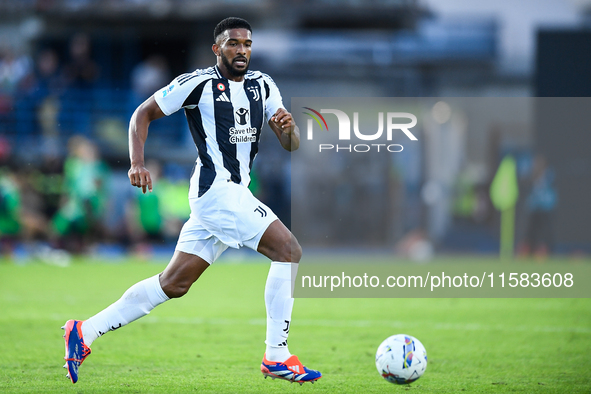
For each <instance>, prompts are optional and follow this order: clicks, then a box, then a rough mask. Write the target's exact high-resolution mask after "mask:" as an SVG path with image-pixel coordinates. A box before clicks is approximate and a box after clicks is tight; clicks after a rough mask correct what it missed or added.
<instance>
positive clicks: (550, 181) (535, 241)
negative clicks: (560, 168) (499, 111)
mask: <svg viewBox="0 0 591 394" xmlns="http://www.w3.org/2000/svg"><path fill="white" fill-rule="evenodd" d="M531 182H532V184H531V191H530V192H529V194H528V196H527V200H526V208H527V212H528V224H527V232H526V239H525V243H524V245H522V247H521V248H520V249H521V250H520V254H522V255H529V254H530V253H533V255H534V256H536V257H538V258H545V257H547V255H548V253H550V252H551V251H552V246H553V226H552V224H553V212H554V209H555V208H556V203H557V199H558V197H557V193H556V189H555V188H554V171H553V170H552V169H551V168H549V167H548V164H547V162H546V158H545V157H544V156H542V155H538V156H536V157H535V159H534V164H533V169H532V181H531Z"/></svg>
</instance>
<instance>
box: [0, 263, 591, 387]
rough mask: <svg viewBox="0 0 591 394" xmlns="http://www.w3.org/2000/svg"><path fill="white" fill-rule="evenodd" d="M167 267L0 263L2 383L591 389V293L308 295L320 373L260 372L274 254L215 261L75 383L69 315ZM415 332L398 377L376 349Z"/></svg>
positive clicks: (304, 353) (300, 304) (298, 327)
mask: <svg viewBox="0 0 591 394" xmlns="http://www.w3.org/2000/svg"><path fill="white" fill-rule="evenodd" d="M163 268H164V265H163V264H156V263H141V262H138V261H137V260H135V261H133V260H132V261H129V262H126V263H124V264H112V263H105V262H97V261H94V262H92V263H84V262H75V263H74V264H73V265H71V266H69V267H66V268H61V267H56V266H50V265H44V264H39V263H38V264H28V265H23V266H19V265H14V264H11V263H7V262H0V311H1V313H0V354H1V357H0V392H3V393H4V392H9V393H10V392H29V393H51V392H59V393H68V392H72V393H74V392H75V393H185V392H187V393H190V392H199V393H291V392H295V393H304V392H306V393H312V392H313V393H356V394H361V393H386V392H406V391H409V392H424V393H457V392H479V393H480V392H485V393H505V392H518V393H589V392H591V300H590V299H297V300H296V303H295V307H294V313H293V325H292V330H291V333H290V338H289V341H290V350H291V351H292V352H294V353H295V354H297V355H299V356H300V359H301V360H302V362H303V363H304V364H305V365H308V366H310V367H312V368H314V369H319V370H320V371H321V372H322V373H323V375H324V376H323V378H322V379H320V380H319V381H318V382H317V383H316V384H314V385H311V384H306V385H304V386H301V387H300V386H299V385H298V384H290V383H289V382H285V381H280V380H274V381H272V380H270V379H267V380H265V379H263V377H262V374H261V372H260V369H259V367H260V361H261V358H262V356H263V352H264V339H265V307H264V302H263V289H264V283H265V279H266V275H267V271H268V264H267V263H264V262H263V261H262V260H261V261H260V262H251V263H245V264H232V263H231V262H226V263H221V264H217V265H215V266H213V267H211V268H210V269H208V270H207V271H206V272H205V274H204V275H203V276H202V278H201V279H200V280H199V281H198V282H197V283H196V284H195V285H194V286H193V288H192V289H191V291H190V292H189V294H188V295H187V296H185V297H184V298H182V299H178V300H173V301H170V302H167V303H165V304H163V305H161V306H159V307H158V308H156V309H155V310H154V311H153V312H152V313H151V314H150V315H148V316H146V317H145V318H143V319H140V320H139V321H136V322H134V323H132V324H130V325H128V326H127V327H124V328H122V329H120V330H118V331H116V332H111V333H108V334H107V335H105V336H104V337H102V338H99V339H97V341H96V342H95V343H94V344H93V346H92V351H93V353H92V354H91V355H90V356H89V357H88V359H87V360H86V361H85V362H84V364H83V365H82V367H81V368H80V380H79V381H78V383H77V384H76V385H73V384H72V383H71V382H70V381H69V380H68V379H66V378H65V377H64V376H65V374H66V372H65V370H64V369H62V365H63V364H64V361H63V359H62V358H63V356H64V350H63V349H64V345H63V340H62V330H61V329H60V327H61V325H62V324H63V323H64V322H65V321H66V320H67V319H70V318H76V319H84V318H87V317H89V316H91V315H92V314H94V313H96V312H98V311H99V310H101V309H103V308H105V307H106V306H107V305H109V304H110V303H111V302H113V301H115V300H116V299H117V298H119V297H120V296H121V294H123V292H124V291H125V290H126V289H127V288H128V287H129V286H131V285H132V284H133V283H135V282H137V281H139V280H141V279H144V278H146V277H148V276H151V275H154V274H156V273H158V272H160V271H161V270H162V269H163ZM397 333H406V334H410V335H413V336H416V337H417V338H419V339H420V340H421V342H422V343H423V344H424V345H425V347H426V349H427V353H428V357H429V364H428V367H427V371H426V373H425V375H424V376H423V377H422V378H421V379H419V380H418V381H416V382H415V383H412V384H410V385H403V386H396V385H393V384H390V383H388V382H386V381H385V380H384V379H382V378H381V377H380V376H379V374H378V372H377V371H376V368H375V365H374V357H375V351H376V349H377V346H378V345H379V344H380V342H381V341H382V340H383V339H385V338H386V337H388V336H390V335H393V334H397Z"/></svg>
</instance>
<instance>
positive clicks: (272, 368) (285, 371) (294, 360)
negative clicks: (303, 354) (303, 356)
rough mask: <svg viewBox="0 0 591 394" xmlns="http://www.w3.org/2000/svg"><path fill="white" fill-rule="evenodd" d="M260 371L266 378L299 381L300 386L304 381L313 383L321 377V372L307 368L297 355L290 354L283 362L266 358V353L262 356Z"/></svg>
mask: <svg viewBox="0 0 591 394" xmlns="http://www.w3.org/2000/svg"><path fill="white" fill-rule="evenodd" d="M261 372H262V373H263V375H264V376H265V379H267V376H270V377H271V379H275V378H279V379H283V380H288V381H290V382H292V383H293V382H296V383H299V384H300V386H301V385H302V384H304V383H306V382H311V383H314V382H315V381H317V380H318V379H320V378H321V377H322V374H321V373H320V372H318V371H315V370H313V369H308V368H306V367H304V366H303V365H302V363H301V362H300V360H298V356H295V355H293V356H291V357H290V358H288V359H287V360H285V361H284V362H282V363H280V362H276V361H269V360H267V355H266V354H265V355H264V356H263V363H262V364H261Z"/></svg>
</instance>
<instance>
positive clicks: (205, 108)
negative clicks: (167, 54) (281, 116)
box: [154, 66, 284, 198]
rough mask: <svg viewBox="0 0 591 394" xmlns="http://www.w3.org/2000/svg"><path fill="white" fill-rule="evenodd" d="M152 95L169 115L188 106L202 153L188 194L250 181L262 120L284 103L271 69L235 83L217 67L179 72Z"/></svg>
mask: <svg viewBox="0 0 591 394" xmlns="http://www.w3.org/2000/svg"><path fill="white" fill-rule="evenodd" d="M154 98H155V99H156V103H158V106H159V107H160V109H161V110H162V112H164V114H165V115H170V114H172V113H174V112H176V111H178V110H179V109H181V108H184V109H185V115H186V117H187V122H188V123H189V130H190V131H191V134H192V136H193V141H194V142H195V145H196V147H197V151H198V153H199V156H198V158H197V162H196V164H195V170H194V172H193V175H192V176H191V188H190V191H189V198H192V197H201V196H202V195H203V193H205V192H206V191H207V190H209V188H210V187H211V185H212V184H213V182H214V181H215V180H216V179H218V180H219V179H224V180H231V181H233V182H235V183H238V184H242V185H244V186H248V184H249V183H250V170H251V168H252V163H253V160H254V159H255V157H256V154H257V152H258V144H259V140H260V135H261V129H262V128H263V124H264V123H265V122H266V121H268V120H269V119H270V118H271V117H272V116H273V115H274V114H275V112H276V111H277V110H278V109H279V108H284V106H283V101H282V99H281V94H280V93H279V89H278V88H277V86H276V85H275V82H273V80H272V79H271V77H269V76H268V75H267V74H263V73H261V72H259V71H249V72H247V73H246V75H245V76H244V80H243V81H242V82H234V81H230V80H228V79H226V78H224V77H223V76H222V75H221V73H220V71H219V70H218V68H217V66H214V67H209V68H207V69H204V70H195V71H194V72H192V73H189V74H183V75H180V76H178V77H177V78H175V79H174V80H173V81H172V82H171V83H170V84H169V85H168V86H166V87H165V88H163V89H162V90H160V91H158V92H156V93H155V94H154Z"/></svg>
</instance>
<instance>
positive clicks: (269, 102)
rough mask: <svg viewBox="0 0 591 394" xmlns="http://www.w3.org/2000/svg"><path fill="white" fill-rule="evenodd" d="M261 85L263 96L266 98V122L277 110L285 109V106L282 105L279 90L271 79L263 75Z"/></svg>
mask: <svg viewBox="0 0 591 394" xmlns="http://www.w3.org/2000/svg"><path fill="white" fill-rule="evenodd" d="M263 84H264V93H263V94H265V97H266V100H265V117H266V119H267V121H269V120H270V119H271V117H272V116H273V115H275V112H277V110H278V109H279V108H285V106H284V105H283V99H282V98H281V93H279V88H277V85H275V81H273V79H272V78H271V77H270V76H268V75H267V74H263Z"/></svg>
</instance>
